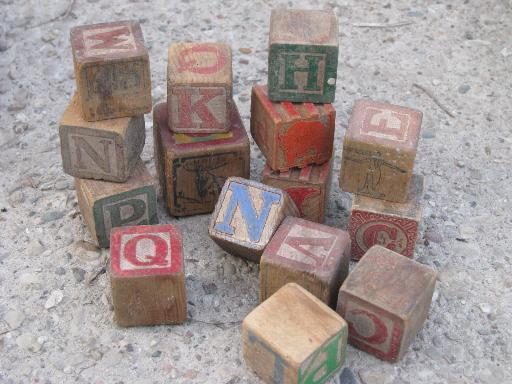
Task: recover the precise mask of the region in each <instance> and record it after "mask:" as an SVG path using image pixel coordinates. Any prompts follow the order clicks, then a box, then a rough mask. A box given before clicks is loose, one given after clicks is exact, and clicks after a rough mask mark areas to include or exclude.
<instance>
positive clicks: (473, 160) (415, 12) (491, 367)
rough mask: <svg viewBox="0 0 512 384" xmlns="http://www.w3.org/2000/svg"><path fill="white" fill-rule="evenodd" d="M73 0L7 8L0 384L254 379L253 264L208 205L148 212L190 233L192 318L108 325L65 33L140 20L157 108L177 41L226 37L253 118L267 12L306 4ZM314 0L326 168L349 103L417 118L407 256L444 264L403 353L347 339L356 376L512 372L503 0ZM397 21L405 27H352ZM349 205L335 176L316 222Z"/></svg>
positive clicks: (0, 81)
mask: <svg viewBox="0 0 512 384" xmlns="http://www.w3.org/2000/svg"><path fill="white" fill-rule="evenodd" d="M69 3H70V2H69V1H59V2H57V1H51V2H50V1H40V2H35V1H24V2H22V1H14V0H0V7H1V10H2V12H0V19H1V22H0V71H1V73H2V74H3V75H2V76H1V77H0V148H1V150H2V156H0V171H1V179H0V189H1V191H2V192H1V194H0V230H1V233H2V237H1V239H0V319H1V321H0V334H1V335H0V382H2V383H10V382H15V383H18V382H30V381H36V380H38V381H39V382H42V383H45V382H48V383H62V382H71V383H73V382H77V383H112V382H114V383H115V382H124V383H135V382H137V383H142V384H147V383H168V382H170V381H172V382H173V383H177V384H182V383H205V382H210V383H221V384H226V383H230V384H239V383H244V384H245V383H257V379H256V377H255V376H254V375H253V374H252V373H251V372H250V371H248V370H247V369H246V368H245V366H244V365H243V363H242V360H241V341H240V321H241V320H242V319H243V317H244V316H245V315H246V314H247V313H248V312H249V311H250V310H251V309H252V308H253V307H254V306H256V304H257V303H258V288H257V284H258V283H257V276H258V274H257V273H258V271H257V270H258V267H257V266H256V265H255V264H251V263H248V262H245V261H244V260H241V259H239V258H235V257H231V256H228V255H227V254H226V253H225V252H223V251H221V250H220V249H219V248H218V247H216V246H215V245H214V244H213V242H212V241H211V240H210V239H209V237H208V234H207V226H208V222H209V216H208V215H204V216H198V217H192V218H186V219H180V220H174V219H170V218H169V217H168V216H167V215H166V214H165V213H164V206H163V203H162V202H161V203H160V204H159V215H160V218H161V222H171V223H177V224H178V225H179V226H180V227H181V228H182V230H183V234H184V244H185V265H186V271H187V272H186V274H187V279H186V285H187V289H188V292H187V293H188V300H189V302H190V303H191V304H189V312H190V318H189V321H188V322H187V323H186V324H185V325H183V326H177V327H155V328H133V329H127V330H125V329H119V328H117V327H115V326H114V324H113V322H112V317H113V312H112V311H111V302H110V298H109V297H110V293H109V288H108V287H109V283H108V276H107V275H106V274H104V273H102V271H104V269H103V268H104V265H105V261H106V257H107V254H108V253H107V252H106V251H103V252H100V251H98V250H97V249H96V248H94V247H93V246H92V245H91V244H90V243H89V242H90V238H89V235H88V234H87V230H86V228H85V225H84V223H83V221H82V219H81V218H80V215H79V214H78V213H77V212H78V208H77V205H76V198H75V195H74V191H73V190H72V185H73V183H72V179H71V177H69V176H66V175H65V174H64V173H63V171H62V168H61V159H60V154H59V139H58V121H59V119H60V116H61V114H62V113H63V112H64V110H65V108H66V106H67V105H68V103H69V100H70V98H71V95H72V94H73V90H74V80H73V64H72V56H71V51H70V48H69V29H70V28H71V27H72V26H75V25H79V24H86V23H92V22H101V21H108V20H114V19H117V20H123V19H130V18H140V19H141V20H140V21H141V25H142V29H143V32H144V38H145V40H146V43H147V44H148V48H149V52H150V58H151V70H152V77H153V78H152V80H153V81H152V84H153V97H154V100H153V101H154V102H157V101H163V100H165V97H166V83H165V77H166V67H167V62H166V61H167V54H166V52H167V47H168V45H169V43H170V42H171V41H178V40H190V41H193V40H195V39H201V40H203V41H215V40H218V41H225V42H228V43H229V44H231V45H232V47H233V57H234V58H233V69H234V72H233V74H234V99H235V102H236V103H237V105H238V106H239V108H240V110H241V113H242V118H243V119H244V124H245V126H246V127H249V121H248V117H249V115H248V114H249V108H250V90H251V86H252V85H254V84H255V83H265V82H266V78H267V53H266V49H267V43H268V36H267V34H268V27H269V16H270V6H271V4H272V5H273V6H278V5H282V6H287V5H288V4H291V5H293V6H295V7H297V8H300V7H302V8H305V7H312V6H311V5H310V4H309V2H307V1H290V2H284V1H275V2H272V3H271V2H269V1H260V0H256V1H239V2H234V1H227V0H226V1H213V2H212V3H211V5H210V6H209V7H204V5H202V3H200V2H198V1H192V0H190V1H183V2H178V1H173V2H169V1H163V0H158V1H154V2H151V4H150V3H147V2H143V1H133V0H132V1H125V0H109V1H107V0H89V1H87V0H77V1H76V2H75V4H74V5H73V7H72V9H71V11H70V12H68V13H67V8H68V5H69ZM317 4H318V5H313V6H318V7H320V8H322V7H325V8H331V7H334V10H335V12H336V14H337V16H338V17H339V20H340V60H339V70H338V76H339V78H338V89H337V95H336V103H335V104H334V106H335V108H336V110H337V123H336V129H337V131H336V141H335V147H336V149H335V153H336V158H335V163H334V174H335V175H337V172H338V171H339V166H340V158H339V154H340V144H341V138H342V135H343V133H344V132H345V127H346V124H347V121H348V116H349V114H350V108H351V107H352V105H353V103H354V100H356V99H359V98H362V97H368V98H372V99H376V100H383V101H388V102H392V103H396V104H403V105H410V106H413V107H415V108H417V109H419V110H421V111H423V112H424V119H423V127H422V137H421V139H420V144H419V148H418V156H417V164H416V171H415V172H418V173H421V174H423V175H425V176H426V195H425V201H424V202H425V205H426V207H425V211H424V216H423V217H424V222H423V226H422V231H421V233H420V236H419V239H418V247H417V249H416V252H417V255H416V257H415V259H416V260H419V261H420V262H422V263H425V264H427V265H430V266H432V267H434V268H436V269H438V270H439V272H440V276H439V282H438V284H437V292H436V293H435V295H434V301H433V305H432V311H431V313H430V317H429V320H427V322H426V324H425V328H423V330H422V331H421V332H420V333H419V335H418V337H417V338H416V339H415V340H414V342H413V344H412V348H411V349H410V350H409V352H408V354H407V355H406V356H405V357H404V359H403V360H402V361H401V362H400V363H398V364H396V365H390V364H387V363H383V362H381V361H379V360H377V359H376V358H374V357H372V356H369V355H367V354H365V353H364V352H361V351H358V350H356V349H355V348H352V347H349V348H348V355H347V364H348V365H349V366H350V367H351V368H352V370H353V371H354V373H355V374H356V376H357V377H358V378H359V379H360V381H361V383H362V384H375V383H388V384H389V383H399V384H405V383H419V384H427V383H428V384H432V383H434V384H439V383H445V382H449V383H452V384H462V383H483V384H487V383H489V384H494V383H500V382H501V383H506V382H507V381H510V380H511V378H512V372H511V370H510V369H511V368H510V361H511V360H512V331H511V328H510V323H511V321H512V318H511V311H512V304H511V303H512V290H511V288H512V277H511V276H512V274H511V265H510V263H511V258H510V253H509V247H508V246H507V244H510V242H511V240H512V235H511V234H512V221H511V219H510V215H509V214H508V212H510V194H511V192H512V189H511V188H512V187H511V183H510V178H511V176H512V171H511V169H512V167H511V165H512V161H511V159H510V151H511V144H512V140H511V138H510V136H511V126H510V116H511V115H512V107H511V104H510V99H509V96H510V89H511V87H512V78H511V77H510V67H511V65H512V43H511V42H510V36H511V34H512V27H511V25H510V19H511V17H512V3H511V2H510V1H507V0H489V1H487V2H477V1H469V2H466V3H464V2H463V1H457V2H455V1H451V2H450V1H438V2H435V4H434V2H431V1H426V0H423V1H419V0H413V1H405V0H397V1H389V2H381V1H377V0H368V1H364V2H361V1H355V0H339V1H337V2H325V1H321V2H319V3H317ZM63 14H64V15H66V16H65V17H62V18H61V19H59V20H56V21H53V22H49V21H50V20H52V19H55V18H57V17H60V15H63ZM162 15H165V17H162ZM398 22H410V23H413V24H411V25H406V26H402V27H395V28H389V29H382V28H378V29H377V28H371V29H370V28H362V27H357V26H355V25H354V24H355V23H398ZM413 83H418V84H419V85H421V86H423V87H426V88H427V89H429V90H430V91H431V92H433V94H434V95H435V96H436V97H437V98H438V99H439V100H440V101H441V103H442V104H443V105H445V106H446V107H447V108H448V110H449V111H455V112H454V116H455V117H454V118H451V117H450V116H449V115H448V114H446V113H445V112H443V111H442V110H441V109H440V108H439V107H438V106H437V105H436V104H435V103H434V102H433V101H432V99H431V98H429V97H428V96H427V95H426V94H425V93H424V92H423V91H421V90H420V89H418V88H416V87H413V85H412V84H413ZM146 121H147V125H146V129H147V137H148V139H147V142H146V146H145V149H144V152H143V155H142V157H143V159H144V160H145V161H146V162H147V164H149V165H150V169H151V171H152V173H153V175H155V174H156V173H155V170H154V162H153V159H152V153H153V139H152V134H151V124H150V118H149V115H147V116H146ZM253 156H254V157H253V160H254V161H253V162H252V169H251V176H252V178H253V179H258V177H259V175H260V172H261V170H262V168H263V159H262V157H261V155H260V154H259V151H258V150H257V149H256V148H255V146H254V144H253ZM349 207H350V195H348V194H345V193H341V192H340V191H339V188H338V187H337V177H334V178H333V183H332V188H331V194H330V199H329V206H328V211H327V224H329V225H334V226H336V227H340V228H344V227H346V225H347V221H348V209H349ZM457 239H458V240H457ZM205 322H206V323H205Z"/></svg>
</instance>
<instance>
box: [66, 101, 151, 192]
mask: <svg viewBox="0 0 512 384" xmlns="http://www.w3.org/2000/svg"><path fill="white" fill-rule="evenodd" d="M59 136H60V145H61V155H62V166H63V168H64V172H66V173H67V174H69V175H71V176H74V177H79V178H84V179H99V180H106V181H116V182H124V181H126V180H128V178H129V177H130V175H131V174H132V173H133V170H134V168H135V165H136V164H137V162H138V160H139V156H140V154H141V152H142V149H143V147H144V141H145V139H146V131H145V127H144V116H135V117H120V118H117V119H109V120H103V121H86V120H84V119H83V118H82V116H81V114H80V106H79V104H78V95H77V94H75V95H74V97H73V99H72V100H71V103H70V105H69V107H68V108H67V110H66V112H64V115H63V116H62V118H61V120H60V124H59Z"/></svg>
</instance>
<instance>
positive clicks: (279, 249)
mask: <svg viewBox="0 0 512 384" xmlns="http://www.w3.org/2000/svg"><path fill="white" fill-rule="evenodd" d="M349 259H350V237H349V235H348V233H347V232H346V231H343V230H341V229H337V228H333V227H328V226H327V225H323V224H318V223H313V222H311V221H308V220H304V219H299V218H297V217H287V218H286V219H284V221H283V222H282V224H281V225H280V226H279V228H278V229H277V232H276V233H275V235H274V236H273V237H272V240H270V243H269V244H268V246H267V247H266V248H265V251H264V252H263V255H262V256H261V261H260V302H263V301H265V300H266V299H267V298H269V297H270V296H272V295H273V294H274V293H275V292H276V291H277V290H278V289H279V288H281V287H282V286H284V285H286V284H287V283H292V282H293V283H297V284H299V285H300V286H301V287H303V288H305V289H307V290H308V291H309V292H311V293H312V294H313V295H315V296H316V297H318V298H319V299H320V300H322V301H323V302H324V303H326V304H327V305H329V306H331V307H332V308H335V307H336V300H337V298H338V291H339V289H340V286H341V284H342V283H343V281H344V280H345V278H346V277H347V275H348V264H349Z"/></svg>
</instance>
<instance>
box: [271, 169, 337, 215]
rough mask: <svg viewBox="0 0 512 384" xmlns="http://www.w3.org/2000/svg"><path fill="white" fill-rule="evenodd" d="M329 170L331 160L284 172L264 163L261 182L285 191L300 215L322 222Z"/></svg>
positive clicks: (325, 208)
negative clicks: (274, 169)
mask: <svg viewBox="0 0 512 384" xmlns="http://www.w3.org/2000/svg"><path fill="white" fill-rule="evenodd" d="M331 171H332V161H328V162H326V163H323V164H322V165H308V166H306V167H304V168H302V169H301V168H291V169H290V170H289V171H284V172H279V171H273V170H272V169H271V168H270V167H269V166H268V165H266V166H265V168H264V169H263V172H262V173H261V182H262V183H263V184H267V185H270V186H272V187H276V188H281V189H282V190H284V191H286V192H287V193H288V194H289V195H290V197H291V198H292V200H293V201H294V202H295V205H296V206H297V208H298V209H299V213H300V217H302V218H304V219H306V220H311V221H315V222H318V223H322V222H323V221H324V218H325V212H326V210H327V199H328V196H329V189H330V185H331V176H332V172H331Z"/></svg>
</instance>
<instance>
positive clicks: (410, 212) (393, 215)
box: [348, 175, 423, 260]
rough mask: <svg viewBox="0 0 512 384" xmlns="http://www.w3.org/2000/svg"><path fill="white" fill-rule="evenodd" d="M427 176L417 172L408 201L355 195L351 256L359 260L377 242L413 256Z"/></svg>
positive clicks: (349, 230)
mask: <svg viewBox="0 0 512 384" xmlns="http://www.w3.org/2000/svg"><path fill="white" fill-rule="evenodd" d="M422 196H423V176H420V175H413V177H412V180H411V183H410V184H409V195H408V198H407V201H406V202H405V203H393V202H390V201H385V200H379V199H373V198H371V197H366V196H360V195H354V199H353V201H352V209H351V212H350V219H349V223H348V232H349V233H350V239H351V240H352V249H351V257H352V259H355V260H359V259H360V258H361V257H362V256H363V255H364V254H365V253H366V251H367V250H368V249H370V248H371V247H372V246H373V245H382V246H383V247H386V248H388V249H391V250H392V251H395V252H397V253H400V254H402V255H404V256H407V257H410V258H412V257H413V255H414V248H415V246H416V238H417V236H418V231H419V226H420V223H421V211H422V205H421V198H422Z"/></svg>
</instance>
